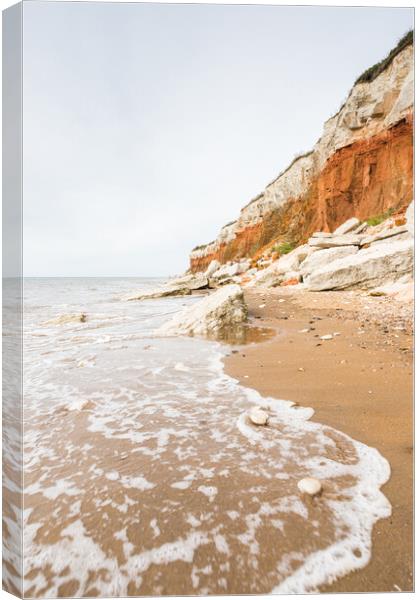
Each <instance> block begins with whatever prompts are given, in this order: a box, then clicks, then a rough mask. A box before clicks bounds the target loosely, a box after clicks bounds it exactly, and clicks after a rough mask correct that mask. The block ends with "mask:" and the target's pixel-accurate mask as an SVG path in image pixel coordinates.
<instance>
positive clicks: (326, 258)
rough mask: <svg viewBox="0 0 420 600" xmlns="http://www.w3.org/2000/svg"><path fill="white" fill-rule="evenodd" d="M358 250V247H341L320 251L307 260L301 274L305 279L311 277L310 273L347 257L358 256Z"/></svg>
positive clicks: (301, 267) (302, 265)
mask: <svg viewBox="0 0 420 600" xmlns="http://www.w3.org/2000/svg"><path fill="white" fill-rule="evenodd" d="M357 250H358V248H357V246H339V247H338V248H325V249H324V250H318V252H314V253H313V254H311V255H309V256H308V257H307V258H305V260H304V261H303V262H302V264H301V265H300V272H301V274H302V276H303V278H304V279H305V276H307V275H310V273H312V272H314V271H316V270H317V269H322V268H323V267H325V266H327V265H329V264H331V263H332V262H333V261H334V260H337V259H338V258H344V257H345V256H350V255H351V254H356V252H357Z"/></svg>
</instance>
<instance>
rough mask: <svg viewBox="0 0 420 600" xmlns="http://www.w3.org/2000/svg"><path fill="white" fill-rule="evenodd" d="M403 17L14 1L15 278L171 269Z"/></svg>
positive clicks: (265, 173)
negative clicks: (17, 20)
mask: <svg viewBox="0 0 420 600" xmlns="http://www.w3.org/2000/svg"><path fill="white" fill-rule="evenodd" d="M412 24H413V11H412V9H404V8H368V7H362V8H345V7H319V6H314V7H285V6H244V5H242V6H239V5H231V6H223V5H162V4H112V3H105V4H98V3H88V2H86V3H85V2H74V3H72V2H68V3H67V2H59V3H53V2H37V1H34V2H27V3H25V4H24V63H23V65H24V66H23V73H24V75H23V86H24V92H23V129H24V157H23V158H24V178H23V182H24V273H25V276H32V277H33V276H42V277H55V276H63V277H64V276H65V277H87V276H98V277H105V276H121V277H126V276H148V277H150V276H166V275H169V274H175V273H181V272H183V271H184V270H185V269H186V268H187V267H188V254H189V252H190V250H191V249H192V248H193V247H194V246H196V245H198V244H203V243H206V242H209V241H211V240H213V239H214V238H215V237H216V236H217V234H218V232H219V230H220V228H221V227H222V226H223V225H224V224H225V223H227V222H229V221H232V220H233V219H235V218H237V216H238V214H239V211H240V209H241V208H242V207H243V206H244V205H245V204H246V203H247V202H248V201H249V200H250V199H251V198H252V197H254V196H255V195H256V194H258V193H259V192H261V191H262V190H263V189H264V187H265V186H266V185H267V184H268V183H269V182H270V181H271V180H272V179H273V178H274V177H275V176H276V175H277V174H278V173H279V172H280V171H281V170H283V169H284V168H285V167H286V166H287V165H288V164H289V162H290V161H291V160H292V159H293V157H294V156H295V155H296V154H298V153H300V152H302V151H306V150H309V149H310V148H311V147H312V146H313V144H314V143H315V142H316V140H317V139H318V138H319V136H320V135H321V133H322V127H323V123H324V121H325V120H326V119H328V118H329V117H330V116H331V115H332V114H334V113H335V112H336V111H337V109H338V108H339V107H340V105H341V103H342V102H343V100H345V98H346V96H347V94H348V92H349V90H350V88H351V87H352V84H353V82H354V80H355V79H356V78H357V77H358V76H359V75H360V73H361V72H363V71H364V70H365V69H366V68H368V67H370V66H371V65H372V64H374V63H376V62H377V61H378V60H380V59H382V58H383V57H384V56H385V55H386V54H387V53H388V52H389V50H390V49H391V48H392V47H393V46H394V45H395V43H396V42H397V41H398V39H399V38H400V37H402V35H404V33H406V32H407V31H408V30H409V29H410V28H411V27H412Z"/></svg>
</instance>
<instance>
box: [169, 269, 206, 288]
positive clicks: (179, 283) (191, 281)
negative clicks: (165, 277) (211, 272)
mask: <svg viewBox="0 0 420 600" xmlns="http://www.w3.org/2000/svg"><path fill="white" fill-rule="evenodd" d="M168 285H170V286H171V287H179V288H183V287H186V288H187V289H189V290H191V291H194V290H203V289H206V288H208V285H209V280H208V278H207V276H206V275H203V273H196V274H195V275H185V276H184V277H178V278H177V279H172V280H170V281H169V284H168Z"/></svg>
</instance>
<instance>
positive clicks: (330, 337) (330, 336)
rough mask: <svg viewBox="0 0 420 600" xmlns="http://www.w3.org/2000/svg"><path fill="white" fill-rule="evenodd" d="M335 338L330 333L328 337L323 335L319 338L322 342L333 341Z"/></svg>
mask: <svg viewBox="0 0 420 600" xmlns="http://www.w3.org/2000/svg"><path fill="white" fill-rule="evenodd" d="M333 338H334V336H333V335H331V334H330V333H327V334H326V335H321V337H320V338H319V339H320V340H332V339H333Z"/></svg>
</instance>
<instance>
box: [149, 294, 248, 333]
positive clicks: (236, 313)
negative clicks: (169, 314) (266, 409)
mask: <svg viewBox="0 0 420 600" xmlns="http://www.w3.org/2000/svg"><path fill="white" fill-rule="evenodd" d="M247 317H248V310H247V306H246V304H245V300H244V293H243V291H242V288H241V287H240V286H239V285H237V284H232V285H226V286H223V287H221V288H220V289H219V290H217V291H216V292H214V293H212V294H209V295H208V296H206V297H205V298H203V299H202V300H199V301H198V302H196V304H193V305H192V306H189V307H188V308H186V309H185V310H183V311H181V312H179V313H177V314H175V315H174V317H173V318H172V320H171V321H169V322H168V323H164V324H163V325H162V326H161V327H160V328H159V329H158V330H157V333H158V334H159V335H168V336H177V335H186V336H192V335H204V336H205V335H217V334H219V333H221V332H223V330H225V329H229V328H232V327H235V326H239V325H243V324H244V323H245V322H246V320H247Z"/></svg>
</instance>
